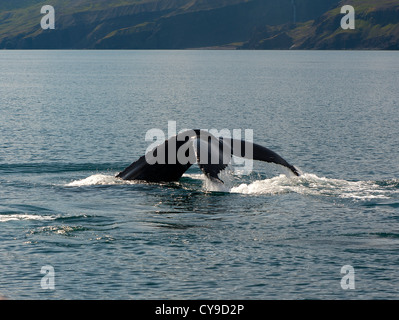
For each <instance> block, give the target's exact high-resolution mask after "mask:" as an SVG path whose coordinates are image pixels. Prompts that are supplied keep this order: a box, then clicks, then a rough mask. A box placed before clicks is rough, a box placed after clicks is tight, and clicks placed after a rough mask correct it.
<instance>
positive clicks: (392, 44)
mask: <svg viewBox="0 0 399 320" xmlns="http://www.w3.org/2000/svg"><path fill="white" fill-rule="evenodd" d="M344 5H352V6H353V7H354V9H355V29H354V30H350V29H348V30H344V29H342V28H341V19H342V17H343V16H344V14H341V7H342V6H344ZM242 48H244V49H385V50H389V49H394V50H398V49H399V1H397V0H345V1H341V2H340V3H338V5H337V6H336V7H335V8H332V9H331V10H328V11H327V12H326V13H324V14H323V15H321V16H320V17H318V18H317V19H314V20H310V21H307V22H305V23H297V24H291V25H287V24H285V25H280V26H277V27H270V26H263V27H261V28H258V29H256V30H255V32H254V33H253V34H252V35H251V37H250V39H249V40H248V41H247V42H246V43H245V44H244V45H243V46H242Z"/></svg>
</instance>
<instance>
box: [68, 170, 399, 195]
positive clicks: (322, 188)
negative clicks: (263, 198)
mask: <svg viewBox="0 0 399 320" xmlns="http://www.w3.org/2000/svg"><path fill="white" fill-rule="evenodd" d="M183 178H184V179H182V180H181V185H182V186H183V187H184V189H187V184H188V185H190V181H198V180H200V181H202V190H203V191H205V192H226V193H235V194H246V195H278V194H287V193H297V194H301V195H312V196H326V197H336V198H342V199H352V200H373V199H381V200H383V199H392V197H395V196H396V195H399V182H398V181H397V180H389V181H380V182H378V181H347V180H343V179H331V178H326V177H318V176H317V175H315V174H311V173H304V174H302V175H301V176H300V177H293V176H287V175H284V174H281V175H279V176H276V177H273V178H270V179H262V180H255V181H251V182H249V183H240V184H239V182H237V180H239V179H240V178H241V177H237V176H234V175H232V174H231V172H222V174H221V176H220V178H221V179H222V180H223V181H224V184H220V183H216V182H213V181H211V180H209V179H207V178H206V177H205V176H204V175H203V174H196V173H185V174H184V175H183ZM132 184H141V183H140V182H138V181H128V180H121V179H119V178H116V177H115V176H114V175H107V174H94V175H91V176H89V177H87V178H84V179H81V180H75V181H72V182H70V183H67V184H66V185H65V186H66V187H84V186H95V185H132ZM191 184H192V183H191ZM192 188H197V184H195V185H192Z"/></svg>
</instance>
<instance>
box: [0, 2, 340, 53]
mask: <svg viewBox="0 0 399 320" xmlns="http://www.w3.org/2000/svg"><path fill="white" fill-rule="evenodd" d="M24 3H26V5H25V6H23V4H22V1H20V0H14V1H10V0H6V1H5V3H3V4H2V5H1V6H0V9H1V10H2V11H1V13H0V48H67V49H70V48H129V49H137V48H151V49H181V48H193V47H211V46H224V45H228V44H231V43H242V42H245V41H247V40H248V39H249V37H250V35H251V33H252V31H253V29H254V28H256V27H258V26H261V25H264V24H268V25H279V24H284V23H289V22H293V20H294V19H295V20H297V21H306V20H309V19H314V18H316V17H318V16H319V15H321V14H322V13H323V12H325V10H327V9H328V7H329V6H330V5H331V4H333V3H337V0H325V1H323V2H322V4H321V2H320V1H319V0H296V1H293V0H112V1H106V0H101V1H96V2H93V1H88V0H75V1H62V0H53V1H52V5H53V6H54V8H55V11H56V29H55V30H41V28H40V19H41V17H42V15H41V14H40V8H41V6H42V5H45V4H47V1H41V0H28V1H24ZM304 8H309V9H308V10H304ZM294 13H295V18H294Z"/></svg>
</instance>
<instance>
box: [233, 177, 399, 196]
mask: <svg viewBox="0 0 399 320" xmlns="http://www.w3.org/2000/svg"><path fill="white" fill-rule="evenodd" d="M394 185H395V184H394V183H393V184H389V183H387V184H386V186H383V185H381V183H378V182H376V181H347V180H342V179H331V178H326V177H318V176H317V175H315V174H310V173H305V174H303V175H301V176H300V177H287V176H285V175H279V176H277V177H274V178H271V179H265V180H257V181H254V182H251V183H249V184H245V183H244V184H240V185H239V186H236V187H233V188H231V189H230V192H232V193H242V194H268V195H275V194H284V193H298V194H302V195H320V196H329V197H338V198H343V199H353V200H372V199H390V198H391V197H392V196H393V195H394V194H398V193H399V190H397V188H395V187H394V188H392V186H394ZM387 186H389V187H387Z"/></svg>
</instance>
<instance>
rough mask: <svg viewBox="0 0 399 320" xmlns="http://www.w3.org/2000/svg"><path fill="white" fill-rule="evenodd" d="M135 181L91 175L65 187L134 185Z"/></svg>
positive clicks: (110, 176) (111, 176) (104, 175)
mask: <svg viewBox="0 0 399 320" xmlns="http://www.w3.org/2000/svg"><path fill="white" fill-rule="evenodd" d="M135 183H137V182H135V181H129V180H122V179H119V178H116V177H115V176H113V175H106V174H93V175H91V176H89V177H87V178H85V179H81V180H75V181H72V182H70V183H67V184H66V185H65V186H66V187H85V186H95V185H119V184H135Z"/></svg>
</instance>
